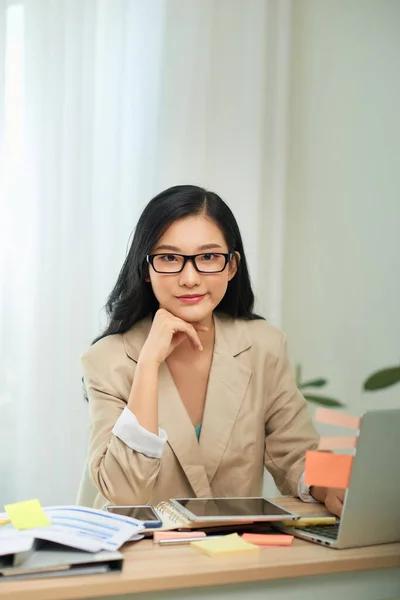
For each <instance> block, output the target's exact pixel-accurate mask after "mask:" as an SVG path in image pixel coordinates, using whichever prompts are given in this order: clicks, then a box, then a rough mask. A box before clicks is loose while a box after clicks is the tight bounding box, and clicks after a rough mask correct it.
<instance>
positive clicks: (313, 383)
mask: <svg viewBox="0 0 400 600" xmlns="http://www.w3.org/2000/svg"><path fill="white" fill-rule="evenodd" d="M327 383H328V380H327V379H322V378H320V379H311V380H310V381H305V382H304V383H301V384H300V387H301V388H306V387H324V385H326V384H327Z"/></svg>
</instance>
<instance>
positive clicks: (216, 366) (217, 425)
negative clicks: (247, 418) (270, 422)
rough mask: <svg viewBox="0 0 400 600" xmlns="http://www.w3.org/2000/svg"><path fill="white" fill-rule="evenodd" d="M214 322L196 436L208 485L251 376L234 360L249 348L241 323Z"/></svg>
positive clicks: (216, 319)
mask: <svg viewBox="0 0 400 600" xmlns="http://www.w3.org/2000/svg"><path fill="white" fill-rule="evenodd" d="M214 323H215V347H214V357H213V362H212V366H211V371H210V377H209V381H208V388H207V397H206V403H205V408H204V415H203V425H202V429H201V436H200V448H201V450H202V453H203V457H204V463H205V469H206V473H207V477H208V481H209V482H210V483H211V482H212V479H213V477H214V475H215V473H216V471H217V469H218V465H219V463H220V462H221V459H222V456H223V454H224V452H225V449H226V447H227V445H228V442H229V438H230V437H231V434H232V429H233V427H234V425H235V422H236V419H237V416H238V413H239V410H240V407H241V406H242V403H243V399H244V396H245V394H246V390H247V387H248V385H249V382H250V378H251V374H252V371H251V370H250V369H249V368H248V367H246V366H245V365H243V364H242V363H240V362H239V361H238V360H237V359H236V358H235V357H236V356H238V355H239V354H240V353H241V352H243V351H244V350H247V349H248V348H249V347H250V346H251V343H250V342H249V340H248V339H247V337H246V332H245V327H244V324H243V322H241V321H234V320H232V319H228V318H225V317H221V316H218V315H214Z"/></svg>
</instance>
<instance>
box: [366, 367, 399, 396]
mask: <svg viewBox="0 0 400 600" xmlns="http://www.w3.org/2000/svg"><path fill="white" fill-rule="evenodd" d="M396 383H400V367H387V368H386V369H381V370H380V371H375V373H372V375H370V376H369V377H368V378H367V379H366V380H365V381H364V385H363V389H364V390H365V391H366V392H375V391H376V390H383V389H385V388H388V387H391V386H392V385H395V384H396Z"/></svg>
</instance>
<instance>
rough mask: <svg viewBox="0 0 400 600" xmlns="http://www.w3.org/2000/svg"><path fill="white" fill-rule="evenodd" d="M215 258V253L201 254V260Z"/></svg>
mask: <svg viewBox="0 0 400 600" xmlns="http://www.w3.org/2000/svg"><path fill="white" fill-rule="evenodd" d="M215 258H217V257H216V255H215V254H210V253H208V254H203V260H205V261H207V260H214V259H215Z"/></svg>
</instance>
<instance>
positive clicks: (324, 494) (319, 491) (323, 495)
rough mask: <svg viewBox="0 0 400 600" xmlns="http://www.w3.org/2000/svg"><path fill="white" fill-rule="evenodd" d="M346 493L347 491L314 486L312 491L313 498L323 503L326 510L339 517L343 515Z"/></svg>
mask: <svg viewBox="0 0 400 600" xmlns="http://www.w3.org/2000/svg"><path fill="white" fill-rule="evenodd" d="M344 492H345V490H339V489H337V488H321V487H315V486H312V487H311V490H310V493H311V495H312V497H313V498H315V499H316V500H319V501H320V502H323V503H324V504H325V506H326V508H327V509H328V510H329V511H330V512H331V513H333V514H334V515H337V516H338V517H340V516H341V514H342V508H343V502H344Z"/></svg>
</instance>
